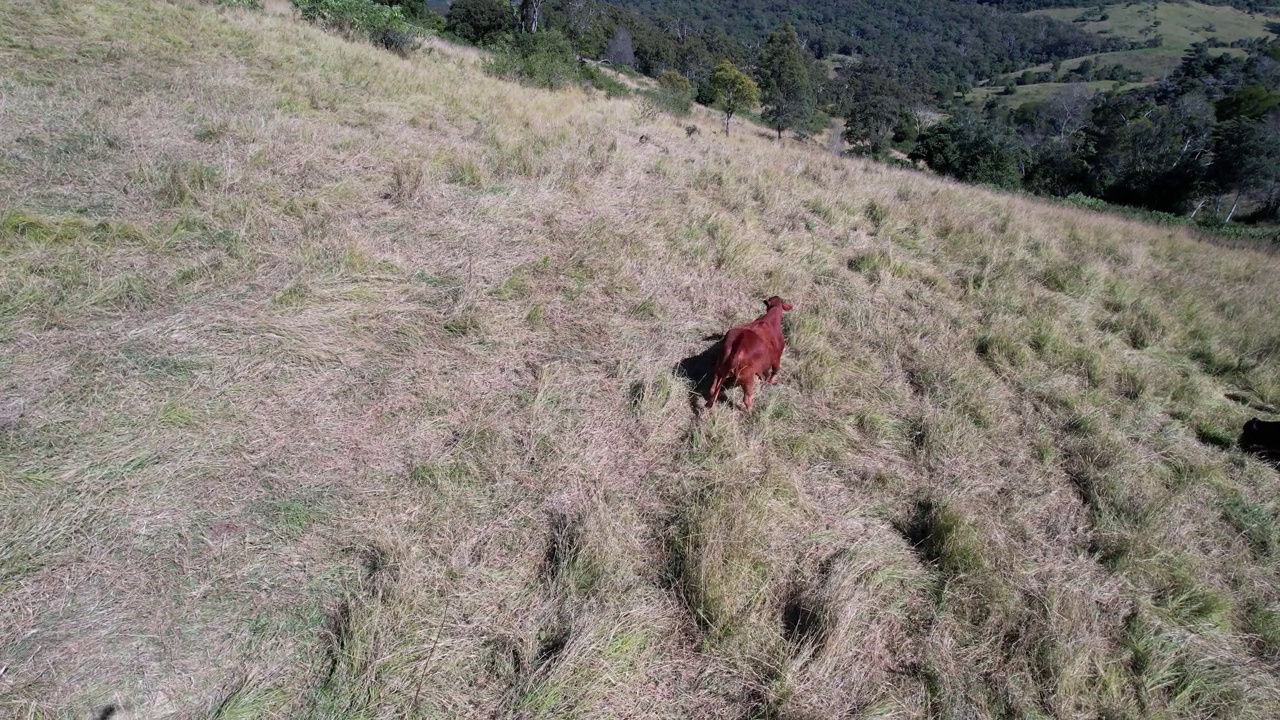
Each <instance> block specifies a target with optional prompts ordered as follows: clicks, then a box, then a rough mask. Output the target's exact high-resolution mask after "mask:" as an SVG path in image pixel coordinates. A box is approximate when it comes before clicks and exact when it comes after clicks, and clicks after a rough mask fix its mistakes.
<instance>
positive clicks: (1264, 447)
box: [1240, 418, 1280, 457]
mask: <svg viewBox="0 0 1280 720" xmlns="http://www.w3.org/2000/svg"><path fill="white" fill-rule="evenodd" d="M1240 448H1241V449H1242V450H1249V451H1253V452H1260V453H1262V454H1264V455H1271V456H1277V457H1280V422H1268V421H1266V420H1259V419H1258V418H1253V419H1252V420H1250V421H1249V422H1247V423H1245V424H1244V431H1243V432H1241V433H1240Z"/></svg>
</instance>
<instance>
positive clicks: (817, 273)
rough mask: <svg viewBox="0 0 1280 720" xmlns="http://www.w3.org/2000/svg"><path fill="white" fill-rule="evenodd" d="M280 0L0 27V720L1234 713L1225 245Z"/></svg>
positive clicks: (1266, 712)
mask: <svg viewBox="0 0 1280 720" xmlns="http://www.w3.org/2000/svg"><path fill="white" fill-rule="evenodd" d="M286 10H287V8H286V7H284V6H283V4H282V3H279V2H275V3H268V11H267V12H256V13H255V12H248V11H241V10H225V9H218V8H216V7H214V6H212V5H204V4H196V3H194V2H190V1H188V0H170V1H167V2H166V1H162V0H149V1H147V2H131V1H126V0H104V1H102V2H95V3H73V2H65V1H63V2H57V1H54V0H14V1H12V2H9V3H6V4H4V6H3V7H0V37H2V38H4V42H3V43H0V60H2V61H3V62H2V63H0V67H3V70H0V98H3V99H2V100H0V147H4V148H6V150H5V154H4V155H3V156H2V159H0V197H3V198H5V201H4V202H5V206H4V207H3V208H0V254H2V256H3V264H0V344H3V352H0V370H2V371H3V374H0V378H2V379H3V384H2V385H0V714H4V715H7V716H15V717H24V718H25V717H56V716H63V715H74V716H83V715H85V714H87V713H89V712H91V711H94V710H96V709H100V708H103V707H104V706H107V705H114V706H116V707H117V709H118V710H119V711H120V714H119V715H118V717H147V718H151V717H170V716H173V717H191V716H212V717H219V718H241V717H244V718H248V717H253V718H260V717H324V718H330V717H331V718H350V717H368V718H372V717H403V716H407V715H424V716H432V717H435V716H440V717H476V716H498V715H501V716H512V717H584V718H585V717H591V718H595V717H747V716H749V717H785V718H810V717H837V716H838V717H903V718H914V717H947V718H953V717H954V718H969V717H1027V718H1030V717H1116V718H1118V717H1134V718H1136V717H1210V716H1213V717H1259V718H1261V717H1275V716H1276V714H1277V712H1280V694H1278V688H1280V679H1278V677H1277V665H1276V662H1277V660H1276V658H1277V657H1278V656H1280V588H1278V587H1277V582H1276V577H1275V567H1276V566H1275V562H1276V549H1277V531H1278V529H1280V526H1277V523H1276V511H1277V500H1278V499H1280V493H1278V491H1277V485H1276V480H1277V477H1276V471H1275V469H1274V468H1272V467H1271V466H1269V465H1266V464H1264V463H1262V462H1260V461H1258V460H1255V459H1253V458H1251V457H1248V456H1245V455H1243V454H1242V453H1240V452H1239V451H1237V450H1235V449H1233V448H1232V447H1231V439H1232V438H1233V436H1234V434H1235V433H1237V432H1238V428H1239V426H1240V425H1241V424H1242V423H1243V422H1244V421H1245V420H1247V419H1248V418H1249V417H1251V416H1253V415H1255V414H1259V411H1258V410H1255V409H1252V408H1251V407H1249V406H1247V405H1244V404H1240V403H1238V402H1235V401H1232V400H1229V399H1227V398H1226V397H1225V394H1226V393H1228V392H1230V393H1233V394H1237V395H1238V396H1239V397H1244V398H1248V399H1251V400H1252V401H1253V402H1254V403H1255V404H1258V405H1261V404H1271V405H1275V404H1277V403H1280V373H1278V371H1277V368H1276V353H1277V349H1278V348H1280V333H1278V331H1277V329H1276V326H1275V323H1274V318H1275V316H1276V311H1277V302H1276V298H1277V297H1280V273H1277V270H1278V269H1280V268H1278V267H1277V260H1276V259H1275V257H1274V256H1272V255H1269V254H1265V253H1261V252H1256V251H1253V250H1250V249H1247V248H1223V247H1219V246H1215V245H1211V244H1207V243H1204V242H1201V241H1198V240H1196V239H1194V238H1191V237H1187V236H1185V235H1183V234H1181V231H1170V230H1167V229H1162V228H1154V227H1147V226H1143V225H1139V224H1136V223H1133V222H1129V221H1125V220H1120V219H1116V218H1113V217H1106V216H1099V215H1093V214H1089V213H1086V212H1083V211H1079V210H1073V209H1065V208H1060V207H1055V206H1051V205H1047V204H1044V203H1040V202H1037V201H1033V200H1029V199H1025V198H1018V197H1011V196H1005V195H999V194H995V193H990V192H985V191H982V190H978V189H973V188H968V187H963V186H960V185H956V184H952V183H949V182H945V181H941V180H937V179H934V178H930V177H927V176H925V175H922V174H918V173H913V172H906V171H900V170H894V169H889V168H886V167H882V166H878V165H875V164H870V163H865V162H861V161H856V160H847V159H841V158H838V157H836V156H834V155H832V154H830V153H829V152H826V153H824V152H822V151H821V150H820V149H819V146H818V145H816V144H815V145H800V144H797V143H793V142H786V143H776V142H773V141H770V140H768V139H766V138H764V137H761V135H762V134H764V133H763V131H760V130H757V129H754V128H752V127H751V126H737V127H735V128H734V133H733V135H732V136H730V137H728V138H725V137H723V136H717V135H715V134H714V129H715V128H716V127H717V126H718V122H719V121H718V119H717V118H715V117H713V116H711V115H705V116H704V115H699V116H697V117H696V118H695V120H694V122H696V123H697V124H699V125H700V126H701V127H702V130H703V132H702V134H700V135H698V136H694V137H692V138H689V137H686V135H685V132H684V129H683V125H684V124H686V123H687V121H677V120H675V119H668V118H664V117H659V118H656V119H653V118H650V119H646V118H647V117H650V116H647V115H645V114H644V113H641V112H640V108H639V105H638V104H637V103H635V102H633V101H630V100H625V99H619V100H609V99H606V98H604V97H603V95H602V94H600V93H588V92H585V91H582V90H579V89H571V90H566V91H562V92H554V93H553V92H544V91H539V90H533V89H528V88H522V87H519V86H515V85H510V84H506V83H503V82H500V81H498V80H495V79H492V78H489V77H487V76H485V75H484V74H483V73H482V72H481V71H480V69H479V64H480V63H479V61H480V58H479V56H478V55H477V54H476V53H475V52H474V51H471V50H466V49H460V48H454V47H451V46H448V45H446V44H444V43H439V42H431V43H429V44H428V45H427V48H428V49H424V50H422V51H420V52H418V53H416V54H415V55H414V56H413V57H411V58H408V59H401V58H397V57H395V56H393V55H390V54H387V53H383V52H381V51H379V50H376V49H374V48H373V47H369V46H364V45H358V44H351V43H347V42H344V41H342V40H340V39H337V38H334V37H331V36H327V35H325V34H323V33H321V32H319V31H317V30H315V29H313V28H310V27H307V26H305V25H302V24H300V23H298V22H296V21H295V20H294V19H293V18H291V17H290V16H289V14H288V13H287V12H286ZM641 135H646V136H648V137H649V138H650V139H651V141H650V142H645V143H642V142H640V140H639V138H640V136H641ZM775 293H776V294H779V295H782V296H783V297H785V298H787V299H788V300H789V301H791V302H794V303H795V304H796V306H797V307H796V310H795V311H794V312H792V313H791V314H789V315H788V317H787V320H786V332H787V334H788V338H789V346H788V350H787V353H786V355H785V356H784V359H783V370H782V376H781V382H780V384H778V385H777V386H770V387H767V388H766V389H765V390H764V391H763V394H762V396H761V398H760V403H759V405H758V407H757V411H756V412H755V413H753V414H751V415H749V416H748V415H743V414H742V413H741V412H739V411H736V410H734V409H732V408H730V407H728V406H727V405H726V406H725V407H721V408H717V409H716V410H715V411H714V412H711V413H707V414H704V415H703V416H701V417H698V416H696V415H695V414H694V413H693V412H691V410H690V404H689V388H690V382H689V381H688V380H687V379H684V378H682V377H680V376H679V375H678V374H676V373H675V372H673V367H674V366H676V365H677V363H679V362H680V361H681V360H683V359H684V358H687V357H691V356H695V355H697V354H698V353H700V352H701V351H703V350H704V349H705V348H706V345H707V343H706V342H704V341H702V340H701V338H702V337H704V336H705V335H707V334H709V333H713V332H719V331H722V330H723V329H724V328H726V327H728V326H729V325H731V324H732V323H735V322H740V321H742V320H745V319H748V318H750V317H753V316H754V315H756V314H757V313H758V312H759V309H760V307H761V306H760V301H761V300H762V299H763V298H765V297H767V296H769V295H771V294H775ZM735 397H736V395H735Z"/></svg>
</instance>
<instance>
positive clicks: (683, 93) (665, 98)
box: [648, 70, 693, 117]
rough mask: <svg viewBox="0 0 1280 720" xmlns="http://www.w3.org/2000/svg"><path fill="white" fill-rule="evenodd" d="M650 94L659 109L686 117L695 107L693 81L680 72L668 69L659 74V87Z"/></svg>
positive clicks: (650, 98) (651, 99)
mask: <svg viewBox="0 0 1280 720" xmlns="http://www.w3.org/2000/svg"><path fill="white" fill-rule="evenodd" d="M648 96H649V100H650V101H651V102H653V103H654V104H655V105H657V106H658V108H659V109H661V110H665V111H666V112H669V113H671V114H672V115H676V116H678V117H684V116H686V115H688V114H689V110H690V108H692V107H693V83H691V82H689V79H688V78H686V77H685V76H683V75H681V74H680V73H678V72H674V71H672V70H667V71H666V72H664V73H662V74H661V75H659V76H658V89H657V90H656V91H652V92H650V93H649V94H648Z"/></svg>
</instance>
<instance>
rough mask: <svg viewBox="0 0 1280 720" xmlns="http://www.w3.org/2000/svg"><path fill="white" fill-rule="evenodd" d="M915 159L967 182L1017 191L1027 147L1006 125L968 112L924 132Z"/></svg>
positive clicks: (1020, 181)
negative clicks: (1015, 189)
mask: <svg viewBox="0 0 1280 720" xmlns="http://www.w3.org/2000/svg"><path fill="white" fill-rule="evenodd" d="M911 159H913V160H923V161H924V162H925V164H927V165H928V166H929V167H930V168H932V169H933V170H935V171H937V172H940V173H942V174H944V175H950V176H952V177H955V178H957V179H960V180H964V181H965V182H974V183H983V184H986V185H995V186H996V187H1002V188H1016V187H1018V186H1019V185H1020V184H1021V183H1022V167H1023V164H1024V160H1025V148H1024V147H1023V146H1022V144H1021V143H1020V142H1019V141H1018V138H1017V137H1016V136H1015V135H1014V134H1013V133H1012V132H1011V131H1010V130H1009V129H1008V128H1006V127H1005V126H1003V125H1002V124H999V123H991V122H988V121H986V120H984V119H983V118H981V117H978V116H975V115H970V114H967V113H965V114H960V115H957V116H954V117H952V118H950V119H948V120H946V121H945V122H941V123H938V124H937V125H934V126H932V127H930V128H929V129H927V130H925V131H924V132H923V133H921V135H920V139H919V141H918V142H917V143H916V149H915V151H914V152H912V153H911Z"/></svg>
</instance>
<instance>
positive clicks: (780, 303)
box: [764, 295, 791, 312]
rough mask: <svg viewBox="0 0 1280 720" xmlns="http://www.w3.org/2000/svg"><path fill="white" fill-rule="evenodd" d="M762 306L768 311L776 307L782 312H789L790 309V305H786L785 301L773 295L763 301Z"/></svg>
mask: <svg viewBox="0 0 1280 720" xmlns="http://www.w3.org/2000/svg"><path fill="white" fill-rule="evenodd" d="M764 306H765V307H766V308H768V309H769V310H772V309H774V308H776V307H781V308H782V311H783V312H787V311H788V310H790V309H791V305H789V304H787V302H786V301H785V300H783V299H782V298H780V297H778V296H777V295H774V296H773V297H771V298H769V299H768V300H765V301H764Z"/></svg>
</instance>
